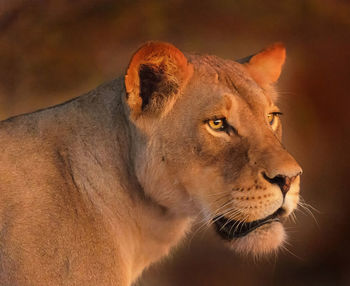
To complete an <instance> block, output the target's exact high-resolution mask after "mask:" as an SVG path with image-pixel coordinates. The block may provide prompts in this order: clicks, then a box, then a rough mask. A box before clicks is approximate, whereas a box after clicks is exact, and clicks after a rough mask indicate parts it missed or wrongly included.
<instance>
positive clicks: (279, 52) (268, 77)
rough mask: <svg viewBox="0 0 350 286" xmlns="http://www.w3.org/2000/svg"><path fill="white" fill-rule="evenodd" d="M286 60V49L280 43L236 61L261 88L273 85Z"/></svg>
mask: <svg viewBox="0 0 350 286" xmlns="http://www.w3.org/2000/svg"><path fill="white" fill-rule="evenodd" d="M285 59H286V49H285V47H284V45H283V44H282V43H274V44H273V45H271V46H269V47H267V48H266V49H264V50H262V51H261V52H259V53H257V54H255V55H253V56H250V57H247V58H244V59H241V60H238V62H239V63H242V64H243V65H244V66H245V68H246V69H247V71H248V73H249V74H250V75H251V77H252V78H253V79H254V80H255V81H256V82H257V83H258V84H259V85H260V86H262V87H268V86H270V85H271V84H273V83H275V82H276V81H277V80H278V78H279V76H280V74H281V71H282V66H283V64H284V62H285Z"/></svg>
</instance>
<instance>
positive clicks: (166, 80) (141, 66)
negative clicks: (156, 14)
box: [125, 42, 193, 117]
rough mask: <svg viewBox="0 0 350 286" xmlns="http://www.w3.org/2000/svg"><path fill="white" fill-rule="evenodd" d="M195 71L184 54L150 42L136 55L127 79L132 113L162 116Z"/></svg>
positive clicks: (166, 45) (162, 44)
mask: <svg viewBox="0 0 350 286" xmlns="http://www.w3.org/2000/svg"><path fill="white" fill-rule="evenodd" d="M192 71H193V68H192V65H191V64H189V63H188V61H187V59H186V57H185V56H184V54H183V53H182V52H181V51H180V50H178V49H177V48H176V47H174V46H173V45H171V44H168V43H163V42H148V43H145V44H144V45H142V46H141V48H140V49H139V50H138V51H136V53H135V54H134V55H133V57H132V59H131V61H130V64H129V66H128V69H127V72H126V75H125V88H126V93H127V103H128V104H129V107H130V110H131V113H132V115H133V116H135V117H137V116H138V115H140V114H141V113H150V112H153V113H154V112H159V111H160V110H161V107H163V105H164V104H165V103H166V101H167V100H168V99H169V98H170V97H172V96H174V95H176V94H178V93H179V91H180V90H181V88H182V87H183V86H184V85H185V84H186V82H187V81H188V79H189V77H190V76H191V74H192Z"/></svg>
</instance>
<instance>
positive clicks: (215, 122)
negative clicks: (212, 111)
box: [208, 119, 225, 131]
mask: <svg viewBox="0 0 350 286" xmlns="http://www.w3.org/2000/svg"><path fill="white" fill-rule="evenodd" d="M208 125H209V127H210V128H211V129H213V130H216V131H218V130H222V129H224V127H225V123H224V119H211V120H209V121H208Z"/></svg>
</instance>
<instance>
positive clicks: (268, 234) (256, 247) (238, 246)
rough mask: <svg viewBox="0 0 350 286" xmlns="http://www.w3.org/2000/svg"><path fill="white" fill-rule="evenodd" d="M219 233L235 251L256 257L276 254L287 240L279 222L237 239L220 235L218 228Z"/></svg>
mask: <svg viewBox="0 0 350 286" xmlns="http://www.w3.org/2000/svg"><path fill="white" fill-rule="evenodd" d="M217 232H218V233H219V235H220V236H221V237H222V238H223V239H224V240H226V241H227V244H228V246H229V247H230V248H231V249H233V250H234V251H236V252H238V253H242V254H245V255H246V254H250V255H253V256H255V257H259V256H264V255H266V254H270V253H272V252H275V251H276V250H277V249H278V248H279V247H280V246H281V245H282V244H283V242H284V240H285V238H286V233H285V231H284V227H283V225H282V223H280V222H279V221H277V220H276V221H272V222H269V223H266V224H263V225H261V226H258V227H257V228H255V229H253V230H251V231H249V232H248V233H246V234H242V235H239V236H237V237H235V236H233V237H229V238H228V237H227V236H225V234H222V233H220V231H219V230H218V226H217Z"/></svg>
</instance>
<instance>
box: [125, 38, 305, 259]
mask: <svg viewBox="0 0 350 286" xmlns="http://www.w3.org/2000/svg"><path fill="white" fill-rule="evenodd" d="M152 45H153V46H152ZM164 45H165V46H164ZM142 49H143V48H141V49H140V50H139V52H138V53H136V55H135V56H134V58H135V57H136V60H137V61H138V63H137V64H135V62H133V61H132V62H131V63H130V68H129V70H128V74H127V77H126V88H127V92H128V94H129V98H128V101H129V106H130V107H131V115H130V116H131V117H133V122H134V123H135V126H136V129H138V130H139V131H140V134H141V135H140V143H139V144H138V145H137V147H135V153H137V154H138V156H137V158H138V159H136V161H135V169H136V171H137V174H138V179H139V181H140V183H141V185H142V186H143V187H144V190H145V192H146V193H147V194H148V196H150V197H151V198H152V199H153V200H155V201H156V202H157V203H158V204H160V205H162V206H164V207H166V208H169V210H171V211H173V212H174V213H178V214H182V215H186V214H193V213H196V212H201V213H202V214H204V216H205V219H206V220H207V221H208V222H209V223H211V224H213V225H214V227H215V229H216V231H217V233H218V234H219V235H220V236H221V237H222V238H223V239H224V240H226V241H227V242H228V243H229V244H230V245H231V246H232V247H233V248H234V249H236V250H238V251H243V252H252V253H255V254H260V253H267V252H270V251H272V250H274V249H276V248H277V247H278V246H279V245H280V244H281V243H282V242H283V240H284V237H285V233H284V229H283V226H282V223H281V219H282V218H283V217H287V216H288V215H290V214H291V212H292V211H293V210H294V209H295V208H296V206H297V204H298V200H299V197H298V194H299V180H300V174H301V168H300V166H299V165H298V164H297V162H296V161H295V160H294V159H293V157H292V156H291V155H290V154H289V153H288V152H287V151H286V150H285V149H284V147H283V145H282V144H281V128H282V127H281V122H280V118H279V115H280V114H281V113H280V110H279V109H278V107H277V106H276V105H275V104H274V102H273V99H272V98H273V97H274V96H275V92H274V90H273V88H272V86H271V84H272V83H273V82H274V81H276V80H277V78H278V76H279V73H280V69H281V66H282V64H283V61H284V48H283V47H281V46H280V45H275V46H273V47H271V48H270V49H267V50H265V51H263V52H261V53H259V54H257V55H255V56H253V57H251V58H250V59H249V61H247V62H246V63H243V64H241V63H238V62H234V61H230V60H222V59H219V58H217V57H213V56H204V57H202V56H188V57H187V58H185V57H184V55H183V54H182V53H181V52H180V51H178V50H177V49H176V48H175V47H173V46H170V45H168V44H148V46H146V49H147V51H145V50H142ZM140 51H141V52H140ZM154 51H156V52H154ZM140 53H141V55H140ZM143 53H144V54H143ZM140 58H141V60H140ZM159 58H161V59H159ZM256 65H259V67H257V66H256ZM134 66H136V67H134ZM130 69H131V70H130ZM134 69H136V70H137V71H138V72H137V73H134V77H135V76H136V79H135V78H133V76H132V72H133V71H134ZM276 69H277V71H276ZM266 70H267V71H266ZM264 71H266V72H264ZM130 82H131V83H130ZM135 82H136V83H137V84H135ZM145 102H146V104H145Z"/></svg>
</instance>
